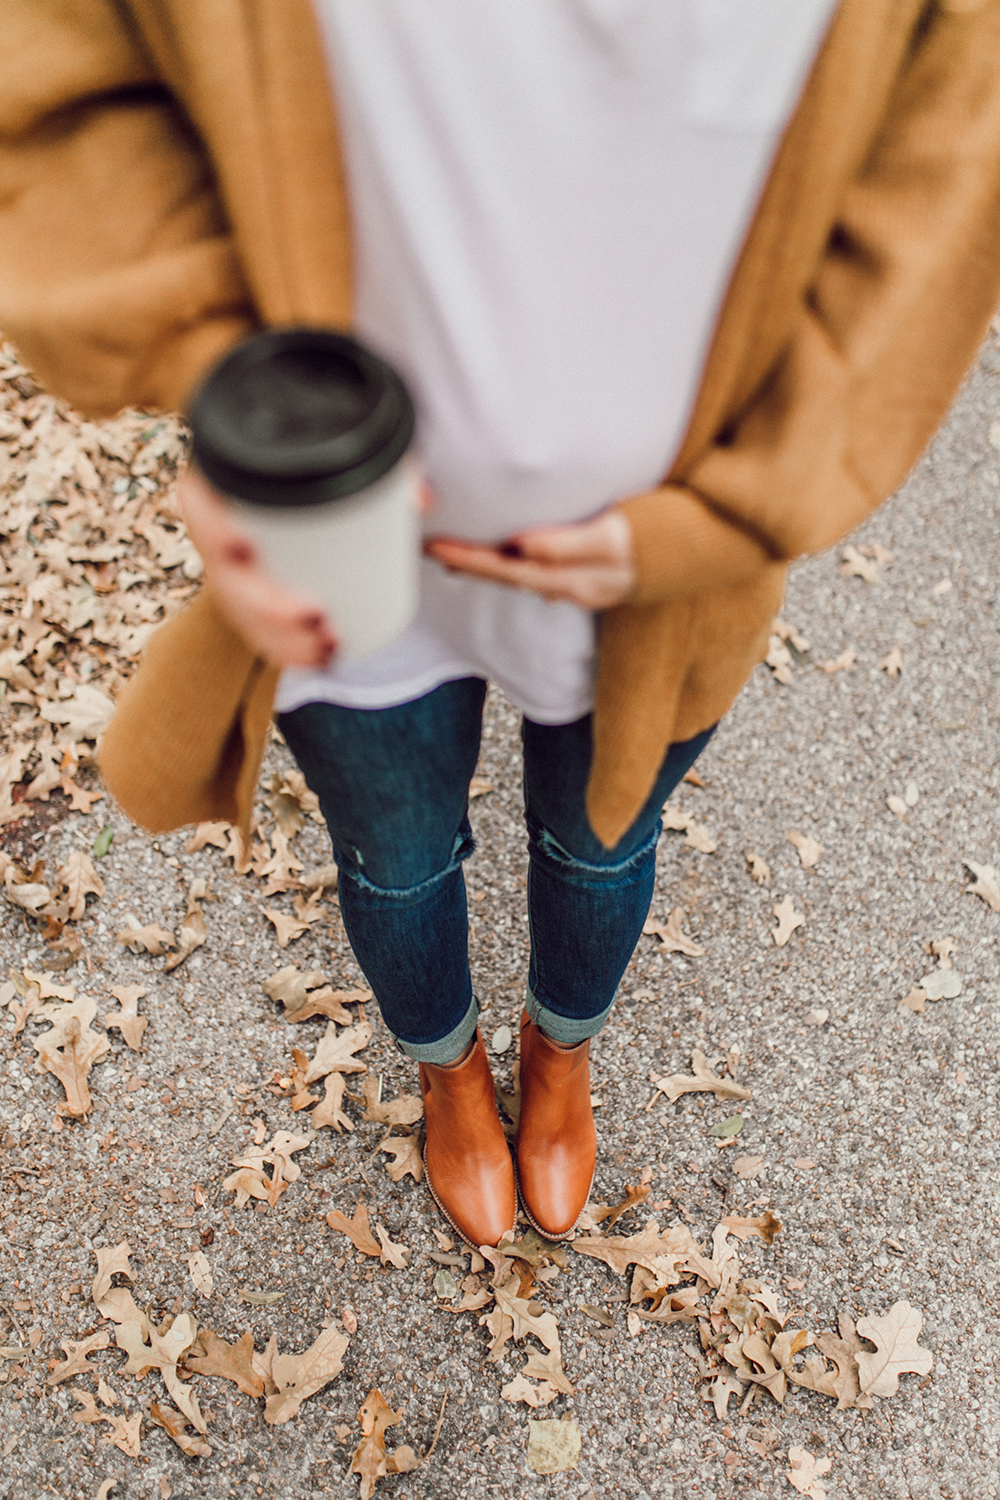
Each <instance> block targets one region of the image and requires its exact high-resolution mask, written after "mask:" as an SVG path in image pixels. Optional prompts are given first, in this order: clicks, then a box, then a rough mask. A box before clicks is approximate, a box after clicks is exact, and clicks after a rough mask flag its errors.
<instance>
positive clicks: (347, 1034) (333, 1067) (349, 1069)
mask: <svg viewBox="0 0 1000 1500" xmlns="http://www.w3.org/2000/svg"><path fill="white" fill-rule="evenodd" d="M372 1035H373V1030H372V1024H371V1022H370V1021H358V1022H357V1023H356V1024H355V1025H354V1026H348V1027H346V1028H345V1029H344V1030H343V1031H341V1032H338V1031H337V1027H336V1025H335V1023H334V1022H333V1021H331V1022H330V1024H329V1025H328V1026H327V1028H326V1031H325V1033H324V1035H323V1037H322V1038H321V1040H320V1044H319V1046H318V1047H317V1048H316V1054H315V1056H314V1057H313V1058H312V1060H311V1061H310V1063H309V1067H308V1069H307V1071H306V1083H307V1084H308V1083H315V1082H316V1080H317V1078H325V1077H326V1075H327V1073H367V1072H368V1065H367V1063H363V1062H358V1060H357V1058H356V1057H355V1056H354V1054H355V1052H360V1051H361V1049H362V1048H363V1047H367V1046H368V1043H369V1042H370V1041H371V1039H372Z"/></svg>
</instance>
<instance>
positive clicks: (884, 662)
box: [876, 646, 903, 678]
mask: <svg viewBox="0 0 1000 1500" xmlns="http://www.w3.org/2000/svg"><path fill="white" fill-rule="evenodd" d="M876 670H877V671H879V672H885V674H886V675H887V676H888V677H893V678H895V677H898V676H899V674H900V672H901V671H902V670H903V653H902V651H900V649H899V647H898V646H893V648H892V650H891V651H890V652H888V653H887V655H885V656H883V657H882V659H881V661H878V662H876Z"/></svg>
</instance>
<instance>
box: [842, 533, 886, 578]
mask: <svg viewBox="0 0 1000 1500" xmlns="http://www.w3.org/2000/svg"><path fill="white" fill-rule="evenodd" d="M841 559H842V560H841V564H840V571H841V573H843V575H844V577H845V578H863V579H864V581H865V583H881V582H882V579H881V577H880V576H879V571H878V566H879V565H878V562H877V561H875V560H874V559H871V558H867V557H863V556H862V555H861V553H860V552H859V551H858V549H857V547H854V546H852V545H851V544H850V542H849V543H848V544H847V546H846V547H845V548H844V550H843V552H842V553H841Z"/></svg>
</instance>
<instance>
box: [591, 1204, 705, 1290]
mask: <svg viewBox="0 0 1000 1500" xmlns="http://www.w3.org/2000/svg"><path fill="white" fill-rule="evenodd" d="M682 1235H683V1236H686V1240H685V1241H684V1243H683V1253H682V1254H681V1253H680V1252H681V1249H682V1247H681V1236H682ZM671 1236H674V1237H675V1238H674V1239H672V1238H671ZM675 1240H676V1245H677V1248H676V1250H675V1249H674V1244H675ZM689 1246H690V1248H691V1249H693V1250H697V1248H698V1247H697V1244H696V1242H695V1240H694V1239H693V1238H692V1236H691V1233H690V1230H687V1229H683V1228H681V1229H680V1230H678V1231H677V1232H676V1234H675V1231H674V1230H670V1231H669V1232H668V1234H667V1235H666V1236H661V1234H660V1226H659V1224H658V1223H657V1221H656V1220H655V1219H650V1220H649V1222H648V1223H647V1224H646V1227H645V1228H644V1229H642V1230H640V1232H639V1233H638V1234H632V1235H627V1236H622V1235H607V1236H604V1237H601V1236H582V1235H581V1236H577V1238H576V1239H575V1240H573V1242H572V1248H573V1249H574V1250H575V1251H576V1253H577V1255H587V1256H590V1257H591V1259H593V1260H601V1261H603V1262H604V1264H605V1265H606V1266H610V1268H611V1270H612V1271H617V1273H618V1275H619V1276H624V1275H625V1272H626V1271H627V1270H628V1268H629V1266H645V1268H646V1269H647V1270H648V1271H651V1272H652V1273H653V1274H654V1275H659V1274H660V1273H661V1272H663V1271H664V1270H665V1269H666V1268H667V1265H668V1260H669V1259H671V1258H683V1256H686V1254H687V1253H688V1248H689ZM674 1280H675V1281H679V1280H680V1277H679V1276H675V1277H674Z"/></svg>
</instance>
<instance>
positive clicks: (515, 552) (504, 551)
mask: <svg viewBox="0 0 1000 1500" xmlns="http://www.w3.org/2000/svg"><path fill="white" fill-rule="evenodd" d="M500 556H501V557H523V556H524V553H523V552H522V551H521V543H520V542H504V543H503V545H502V546H501V548H500Z"/></svg>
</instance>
